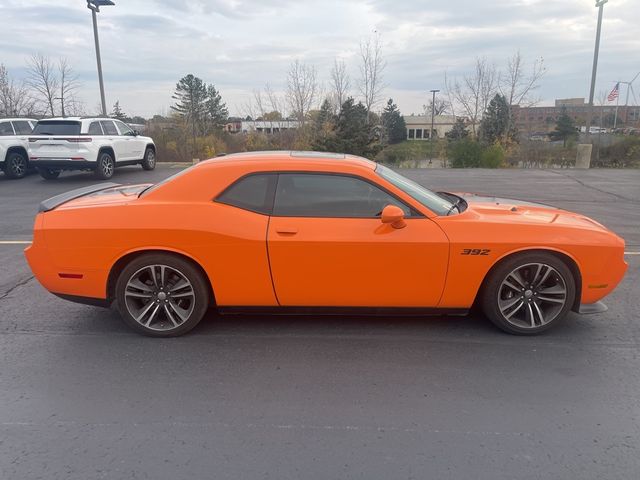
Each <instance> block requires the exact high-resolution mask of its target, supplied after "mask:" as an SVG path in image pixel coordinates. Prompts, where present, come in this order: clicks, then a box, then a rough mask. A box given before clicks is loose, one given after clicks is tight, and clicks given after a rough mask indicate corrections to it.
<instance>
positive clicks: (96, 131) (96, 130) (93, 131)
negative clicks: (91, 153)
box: [87, 122, 103, 135]
mask: <svg viewBox="0 0 640 480" xmlns="http://www.w3.org/2000/svg"><path fill="white" fill-rule="evenodd" d="M87 135H103V133H102V127H101V126H100V122H91V123H90V124H89V129H88V130H87Z"/></svg>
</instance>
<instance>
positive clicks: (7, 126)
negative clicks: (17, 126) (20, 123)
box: [0, 122, 14, 136]
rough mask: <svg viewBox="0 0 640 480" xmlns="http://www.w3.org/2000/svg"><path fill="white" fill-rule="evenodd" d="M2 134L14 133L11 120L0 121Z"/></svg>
mask: <svg viewBox="0 0 640 480" xmlns="http://www.w3.org/2000/svg"><path fill="white" fill-rule="evenodd" d="M0 135H2V136H7V135H14V133H13V128H12V127H11V122H0Z"/></svg>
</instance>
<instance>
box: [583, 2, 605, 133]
mask: <svg viewBox="0 0 640 480" xmlns="http://www.w3.org/2000/svg"><path fill="white" fill-rule="evenodd" d="M608 2H609V0H596V7H598V28H597V29H596V48H595V51H594V52H593V70H592V72H591V90H590V91H589V106H588V112H587V128H586V134H587V136H588V135H590V134H591V120H592V116H593V97H594V96H595V92H596V75H597V73H598V55H599V54H600V34H601V32H602V14H603V12H604V5H605V4H606V3H608Z"/></svg>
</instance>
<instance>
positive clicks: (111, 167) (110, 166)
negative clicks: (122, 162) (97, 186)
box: [95, 152, 116, 180]
mask: <svg viewBox="0 0 640 480" xmlns="http://www.w3.org/2000/svg"><path fill="white" fill-rule="evenodd" d="M115 169H116V162H115V160H114V159H113V156H111V154H109V153H107V152H102V153H101V154H100V155H98V164H97V165H96V169H95V174H96V177H98V178H99V179H101V180H108V179H110V178H111V177H113V173H114V171H115Z"/></svg>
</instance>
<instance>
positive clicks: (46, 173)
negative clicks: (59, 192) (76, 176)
mask: <svg viewBox="0 0 640 480" xmlns="http://www.w3.org/2000/svg"><path fill="white" fill-rule="evenodd" d="M38 173H39V174H40V176H41V177H42V178H44V179H45V180H55V179H56V178H58V177H59V176H60V170H54V169H52V168H38Z"/></svg>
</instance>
